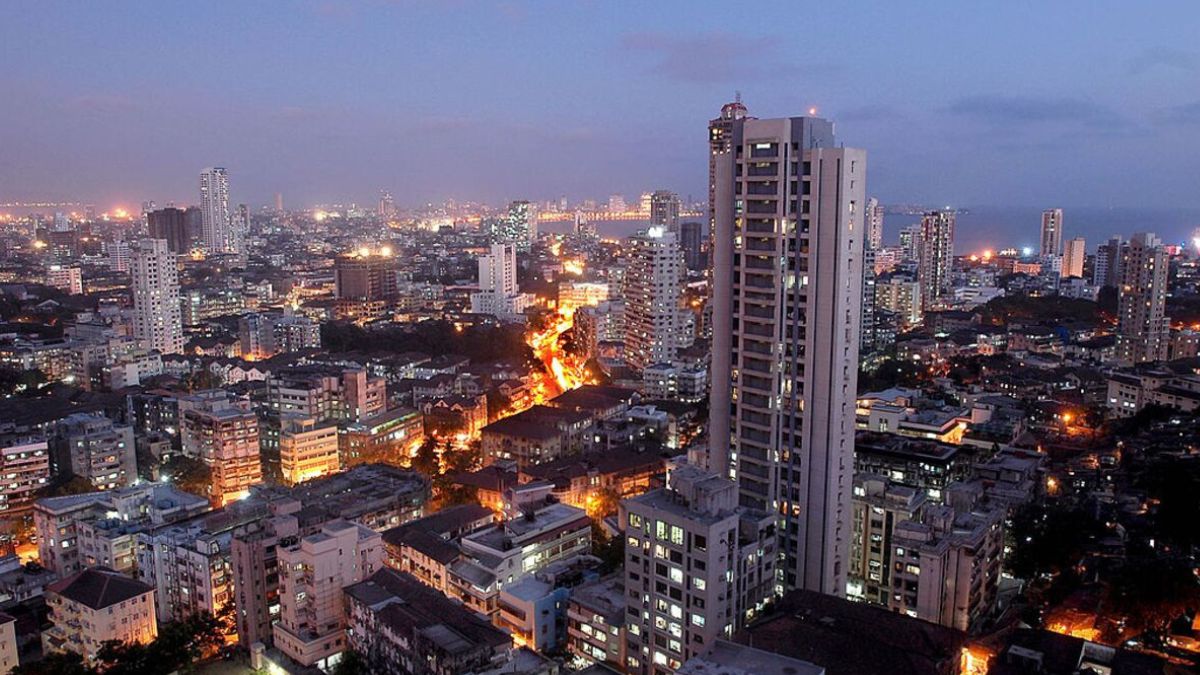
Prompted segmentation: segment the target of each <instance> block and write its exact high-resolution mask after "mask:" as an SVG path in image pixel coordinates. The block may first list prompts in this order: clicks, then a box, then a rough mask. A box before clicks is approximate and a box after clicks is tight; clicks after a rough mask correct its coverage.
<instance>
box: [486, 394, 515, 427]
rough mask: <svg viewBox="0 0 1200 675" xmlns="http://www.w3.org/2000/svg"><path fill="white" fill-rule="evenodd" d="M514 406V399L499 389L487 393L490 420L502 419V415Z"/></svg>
mask: <svg viewBox="0 0 1200 675" xmlns="http://www.w3.org/2000/svg"><path fill="white" fill-rule="evenodd" d="M511 407H512V399H511V398H509V397H507V396H505V395H504V394H501V393H500V392H498V391H493V392H490V393H488V395H487V413H488V421H489V422H495V421H496V420H498V419H500V416H501V415H503V414H504V413H505V412H507V411H508V409H509V408H511Z"/></svg>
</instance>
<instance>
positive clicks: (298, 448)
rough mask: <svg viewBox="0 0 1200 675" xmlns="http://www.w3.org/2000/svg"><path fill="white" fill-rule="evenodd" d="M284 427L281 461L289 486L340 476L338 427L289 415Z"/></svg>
mask: <svg viewBox="0 0 1200 675" xmlns="http://www.w3.org/2000/svg"><path fill="white" fill-rule="evenodd" d="M280 427H281V428H280V432H279V461H280V467H281V469H282V471H283V482H284V484H285V485H295V484H296V483H303V482H305V481H308V480H312V479H314V478H320V477H321V476H325V475H328V474H331V473H337V471H338V469H340V468H341V464H340V461H339V455H338V425H337V424H336V423H334V422H321V421H319V420H316V419H313V418H312V417H305V416H303V415H285V416H284V417H283V419H282V422H281V424H280Z"/></svg>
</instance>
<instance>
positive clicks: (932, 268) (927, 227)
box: [917, 209, 954, 311]
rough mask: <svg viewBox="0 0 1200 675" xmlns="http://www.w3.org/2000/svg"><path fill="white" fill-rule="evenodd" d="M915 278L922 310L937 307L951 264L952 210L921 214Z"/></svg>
mask: <svg viewBox="0 0 1200 675" xmlns="http://www.w3.org/2000/svg"><path fill="white" fill-rule="evenodd" d="M917 253H918V257H917V281H919V282H920V284H921V304H922V305H923V306H924V308H925V311H929V310H933V309H937V308H938V306H939V305H940V304H941V299H942V298H943V297H944V296H946V295H948V294H949V293H950V290H951V288H950V282H951V277H950V274H951V272H952V271H953V267H954V211H952V210H949V209H947V210H944V211H930V212H929V213H926V214H925V215H924V216H921V241H920V244H919V245H918V249H917Z"/></svg>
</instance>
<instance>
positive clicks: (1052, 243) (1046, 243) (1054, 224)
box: [1041, 209, 1063, 258]
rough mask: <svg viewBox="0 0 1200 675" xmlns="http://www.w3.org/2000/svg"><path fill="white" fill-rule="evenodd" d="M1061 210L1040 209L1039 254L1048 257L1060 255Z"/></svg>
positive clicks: (1061, 234) (1061, 233)
mask: <svg viewBox="0 0 1200 675" xmlns="http://www.w3.org/2000/svg"><path fill="white" fill-rule="evenodd" d="M1062 236H1063V210H1062V209H1046V210H1045V211H1042V237H1041V242H1042V243H1041V256H1042V257H1043V258H1050V257H1053V256H1057V255H1062Z"/></svg>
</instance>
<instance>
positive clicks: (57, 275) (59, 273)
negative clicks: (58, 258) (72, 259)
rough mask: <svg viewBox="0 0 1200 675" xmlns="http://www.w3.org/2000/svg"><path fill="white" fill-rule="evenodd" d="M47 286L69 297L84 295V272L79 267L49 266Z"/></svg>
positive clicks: (47, 268) (47, 269)
mask: <svg viewBox="0 0 1200 675" xmlns="http://www.w3.org/2000/svg"><path fill="white" fill-rule="evenodd" d="M46 284H47V285H48V286H51V287H53V288H57V289H59V290H61V291H66V293H67V294H68V295H79V294H80V293H83V270H82V269H80V268H78V267H66V266H64V265H48V266H47V267H46Z"/></svg>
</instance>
